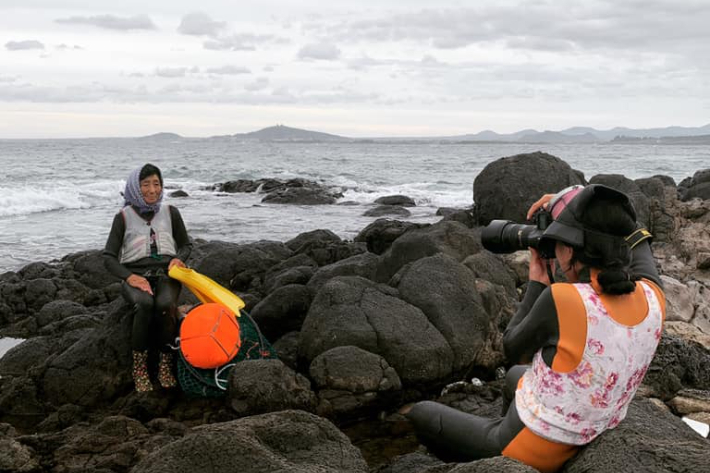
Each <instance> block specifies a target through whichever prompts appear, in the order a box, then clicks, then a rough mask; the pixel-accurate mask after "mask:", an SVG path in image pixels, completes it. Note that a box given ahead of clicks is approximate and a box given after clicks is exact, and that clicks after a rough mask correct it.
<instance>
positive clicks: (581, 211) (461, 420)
mask: <svg viewBox="0 0 710 473" xmlns="http://www.w3.org/2000/svg"><path fill="white" fill-rule="evenodd" d="M551 197H552V196H551V195H547V196H545V197H544V198H543V199H541V200H540V201H538V202H537V203H536V204H535V205H534V207H539V206H542V205H546V204H547V201H549V200H550V198H551ZM557 197H560V196H557ZM562 200H565V201H567V200H568V199H562ZM565 203H566V202H565ZM566 204H567V205H566V207H565V208H564V210H562V211H561V212H560V213H559V215H557V214H556V212H553V215H557V217H556V220H555V221H554V222H553V223H552V224H551V225H550V226H549V227H548V228H547V229H546V230H545V232H544V233H543V236H542V238H541V239H540V243H539V245H538V248H539V249H544V250H545V251H544V252H545V253H546V254H554V255H555V256H556V258H555V259H556V261H557V264H558V265H559V267H560V269H561V271H563V272H564V275H565V277H566V280H567V281H568V282H566V283H554V281H550V278H549V276H548V275H549V274H552V272H551V271H548V269H549V264H550V263H551V262H550V261H548V260H542V259H541V258H540V256H539V253H538V251H536V250H535V249H531V250H530V252H531V260H530V269H529V279H530V282H529V285H528V289H527V292H526V294H525V297H524V300H523V301H522V303H521V305H520V308H519V310H518V312H517V313H516V314H515V316H514V317H513V318H512V319H511V321H510V323H509V325H508V327H507V329H506V331H505V333H504V338H503V344H504V348H505V352H506V356H507V358H508V360H509V361H511V362H513V363H529V362H530V361H532V364H531V365H517V366H514V367H512V368H511V369H510V370H509V371H508V375H507V377H506V390H507V392H506V393H504V404H506V405H505V406H504V409H506V410H505V413H504V417H502V418H499V419H487V418H483V417H479V416H475V415H471V414H466V413H463V412H460V411H457V410H455V409H452V408H449V407H447V406H444V405H442V404H438V403H434V402H428V401H425V402H420V403H417V404H415V405H414V406H413V407H412V409H411V410H410V411H409V412H408V413H406V415H407V417H408V418H409V419H410V420H411V421H412V422H413V424H414V427H415V429H416V432H417V435H418V436H419V438H420V440H421V441H422V443H424V444H425V445H427V447H429V448H430V450H432V452H433V453H435V454H437V455H439V456H441V457H442V458H445V459H447V460H451V461H472V460H475V459H479V458H484V457H491V456H496V455H501V454H502V455H505V456H508V457H511V458H515V459H517V460H519V461H521V462H523V463H526V464H528V465H530V466H532V467H534V468H537V469H538V470H540V471H543V472H552V471H557V470H558V469H559V468H560V467H562V465H563V464H564V463H565V462H566V461H567V460H568V459H569V458H571V457H572V456H573V455H574V454H575V453H576V452H577V451H578V450H579V448H580V446H582V445H585V444H587V443H589V442H591V441H592V440H593V439H594V438H596V437H597V436H598V435H600V434H602V433H603V432H604V431H605V430H607V429H612V428H614V427H616V426H617V425H618V424H619V422H621V421H622V420H623V419H624V417H625V416H626V411H627V409H628V407H629V403H630V402H631V399H632V398H633V397H634V393H635V392H636V389H637V388H638V386H639V385H640V384H641V381H642V380H643V377H644V375H645V373H646V370H647V368H648V366H649V364H650V363H651V360H652V358H653V355H654V353H655V351H656V347H657V346H658V342H659V340H660V338H661V330H662V325H663V320H664V317H665V297H664V294H663V290H662V288H661V282H660V278H659V276H658V273H657V271H656V267H655V263H654V260H653V255H652V253H651V249H650V245H649V242H648V237H650V234H649V233H648V232H646V231H645V230H643V229H637V224H636V213H635V211H634V209H633V206H632V205H631V203H630V201H629V199H628V197H627V196H626V195H625V194H623V193H621V192H618V191H616V190H614V189H611V188H609V187H605V186H601V185H590V186H588V187H586V188H583V189H582V190H577V195H576V196H574V198H572V199H571V200H570V201H569V203H566ZM532 210H534V209H531V211H532ZM508 404H509V405H508Z"/></svg>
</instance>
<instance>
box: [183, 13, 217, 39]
mask: <svg viewBox="0 0 710 473" xmlns="http://www.w3.org/2000/svg"><path fill="white" fill-rule="evenodd" d="M225 26H226V23H224V22H222V21H215V20H213V19H212V18H210V17H209V16H208V15H207V14H206V13H202V12H194V13H188V14H187V15H185V16H183V17H182V21H181V22H180V26H178V29H177V30H178V32H179V33H181V34H185V35H192V36H216V35H217V34H218V33H219V32H220V31H221V30H222V29H224V27H225Z"/></svg>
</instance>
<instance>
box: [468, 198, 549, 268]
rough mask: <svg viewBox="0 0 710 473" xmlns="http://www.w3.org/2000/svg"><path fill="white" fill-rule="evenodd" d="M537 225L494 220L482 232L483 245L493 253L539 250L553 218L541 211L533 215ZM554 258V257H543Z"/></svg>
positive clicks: (546, 256) (545, 256)
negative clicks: (541, 238)
mask: <svg viewBox="0 0 710 473" xmlns="http://www.w3.org/2000/svg"><path fill="white" fill-rule="evenodd" d="M533 221H534V222H535V225H524V224H521V223H515V222H513V221H511V220H493V221H491V223H489V224H488V225H487V226H486V227H484V228H483V231H482V232H481V243H482V244H483V247H484V248H485V249H487V250H488V251H490V252H491V253H499V254H500V253H514V252H516V251H520V250H527V249H528V248H536V249H538V244H539V243H540V237H542V234H543V233H544V232H545V229H546V228H547V226H548V225H549V224H550V222H552V216H551V215H550V214H549V213H548V212H546V211H544V210H539V211H537V212H535V214H534V215H533ZM542 256H543V257H544V258H553V257H554V255H547V254H544V255H542Z"/></svg>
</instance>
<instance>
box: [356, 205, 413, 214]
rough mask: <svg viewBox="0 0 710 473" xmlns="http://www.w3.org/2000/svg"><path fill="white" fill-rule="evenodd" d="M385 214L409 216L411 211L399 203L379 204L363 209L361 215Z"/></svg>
mask: <svg viewBox="0 0 710 473" xmlns="http://www.w3.org/2000/svg"><path fill="white" fill-rule="evenodd" d="M385 215H395V216H397V217H409V216H410V215H412V212H410V211H409V210H407V209H405V208H404V207H402V206H400V205H380V206H378V207H375V208H374V209H370V210H367V211H365V213H363V214H362V216H363V217H383V216H385Z"/></svg>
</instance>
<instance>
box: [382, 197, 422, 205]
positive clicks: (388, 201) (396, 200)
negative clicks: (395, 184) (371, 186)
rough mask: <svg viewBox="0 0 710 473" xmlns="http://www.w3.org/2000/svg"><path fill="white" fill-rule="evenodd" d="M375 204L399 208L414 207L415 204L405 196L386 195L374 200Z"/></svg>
mask: <svg viewBox="0 0 710 473" xmlns="http://www.w3.org/2000/svg"><path fill="white" fill-rule="evenodd" d="M375 203H376V204H380V205H398V206H401V207H416V206H417V203H416V202H414V199H412V198H411V197H407V196H406V195H386V196H384V197H380V198H379V199H377V200H375Z"/></svg>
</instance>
